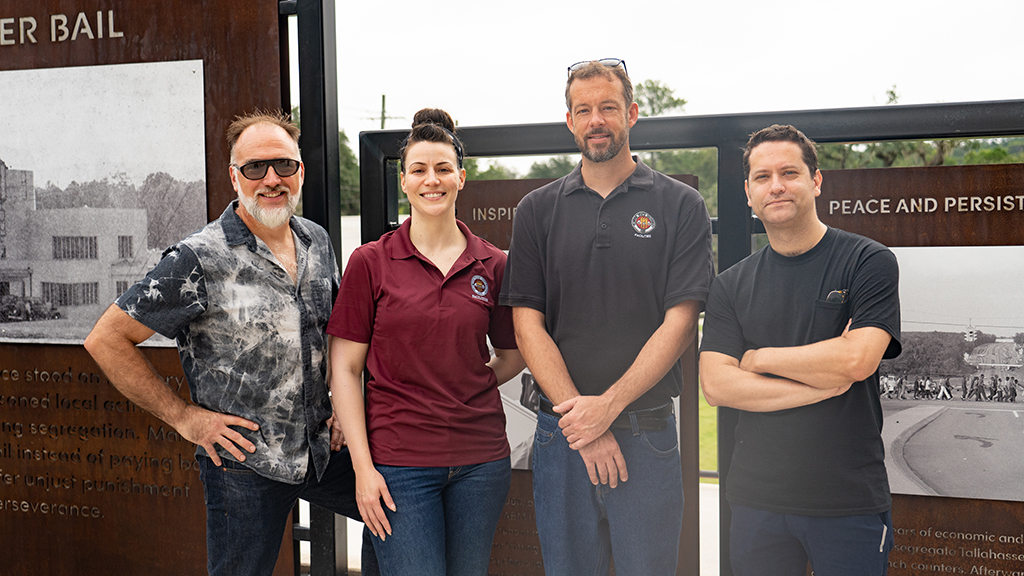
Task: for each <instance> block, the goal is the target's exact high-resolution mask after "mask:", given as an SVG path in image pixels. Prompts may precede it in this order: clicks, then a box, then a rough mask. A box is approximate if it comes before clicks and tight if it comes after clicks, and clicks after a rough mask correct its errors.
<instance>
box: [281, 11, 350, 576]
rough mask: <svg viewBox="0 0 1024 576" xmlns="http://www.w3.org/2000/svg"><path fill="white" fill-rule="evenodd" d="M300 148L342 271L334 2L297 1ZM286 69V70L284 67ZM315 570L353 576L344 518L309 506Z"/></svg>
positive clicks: (322, 575) (317, 218)
mask: <svg viewBox="0 0 1024 576" xmlns="http://www.w3.org/2000/svg"><path fill="white" fill-rule="evenodd" d="M295 14H297V16H298V45H299V111H300V115H301V120H302V136H301V137H300V139H299V146H300V148H301V149H302V160H303V165H304V166H305V179H304V182H303V187H302V202H303V204H302V212H303V215H304V216H305V217H306V218H309V219H310V220H312V221H313V222H316V223H317V224H320V225H321V226H323V227H324V228H325V229H326V230H327V234H328V235H329V236H330V238H331V244H332V245H333V246H334V252H335V255H336V256H335V257H336V258H337V259H338V266H339V268H340V267H341V194H340V189H341V175H340V166H339V156H338V154H339V152H338V79H337V73H338V64H337V45H336V41H335V18H334V0H298V2H296V3H295ZM282 65H286V63H285V64H282ZM309 526H310V570H311V572H312V574H313V575H314V576H334V575H337V574H345V575H347V574H348V551H347V547H348V540H347V530H346V523H345V518H344V517H340V516H337V515H335V514H334V513H333V512H331V511H329V510H325V509H323V508H320V507H318V506H315V505H312V504H311V505H310V522H309Z"/></svg>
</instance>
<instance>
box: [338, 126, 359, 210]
mask: <svg viewBox="0 0 1024 576" xmlns="http://www.w3.org/2000/svg"><path fill="white" fill-rule="evenodd" d="M338 163H339V167H340V176H341V177H340V178H339V181H340V184H341V185H340V193H341V214H342V215H343V216H352V215H355V214H359V212H360V210H359V207H360V197H359V159H358V158H356V155H355V153H354V152H352V148H350V147H349V145H348V136H346V135H345V131H344V130H341V131H339V132H338Z"/></svg>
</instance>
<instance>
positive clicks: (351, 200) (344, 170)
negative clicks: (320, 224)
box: [292, 106, 360, 216]
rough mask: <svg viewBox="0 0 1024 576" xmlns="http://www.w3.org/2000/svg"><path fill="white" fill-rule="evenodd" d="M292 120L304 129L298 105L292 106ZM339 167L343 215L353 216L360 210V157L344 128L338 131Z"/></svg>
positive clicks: (300, 205) (300, 206) (300, 210)
mask: <svg viewBox="0 0 1024 576" xmlns="http://www.w3.org/2000/svg"><path fill="white" fill-rule="evenodd" d="M292 120H293V121H294V122H295V125H296V126H298V127H299V129H300V130H301V129H302V115H301V114H300V113H299V107H298V106H292ZM338 168H339V183H340V186H339V190H338V193H339V194H340V195H341V214H342V216H353V215H356V214H359V211H360V194H359V159H358V158H357V157H356V155H355V152H353V151H352V148H351V147H350V146H349V144H348V136H347V135H345V131H344V130H339V131H338ZM298 213H299V214H302V204H301V203H300V204H299V208H298Z"/></svg>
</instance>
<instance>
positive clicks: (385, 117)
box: [380, 94, 402, 130]
mask: <svg viewBox="0 0 1024 576" xmlns="http://www.w3.org/2000/svg"><path fill="white" fill-rule="evenodd" d="M386 102H387V96H386V95H385V94H381V95H380V129H381V130H383V129H384V121H385V120H398V119H400V118H402V117H401V116H388V114H387V105H386Z"/></svg>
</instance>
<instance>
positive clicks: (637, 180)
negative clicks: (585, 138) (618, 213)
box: [562, 156, 654, 196]
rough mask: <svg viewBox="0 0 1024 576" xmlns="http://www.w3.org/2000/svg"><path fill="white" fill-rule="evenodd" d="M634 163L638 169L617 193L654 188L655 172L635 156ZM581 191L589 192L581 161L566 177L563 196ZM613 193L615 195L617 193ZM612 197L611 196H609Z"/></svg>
mask: <svg viewBox="0 0 1024 576" xmlns="http://www.w3.org/2000/svg"><path fill="white" fill-rule="evenodd" d="M633 161H634V162H636V168H635V169H634V170H633V173H632V174H630V175H629V178H626V180H625V181H624V182H623V183H622V184H619V186H618V187H617V188H616V189H615V191H619V190H621V191H622V193H625V192H628V191H629V190H630V189H631V188H633V189H637V190H650V189H651V188H652V187H653V186H654V170H651V168H650V167H649V166H647V165H646V164H644V163H643V161H641V160H640V157H638V156H633ZM579 190H589V188H587V185H586V184H585V183H584V182H583V162H582V161H580V162H579V163H577V164H576V167H575V168H573V169H572V172H570V173H569V174H568V176H566V177H565V183H564V184H563V185H562V194H564V195H566V196H568V195H569V194H572V193H573V192H576V191H579ZM615 191H613V193H615ZM609 196H611V194H609Z"/></svg>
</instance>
